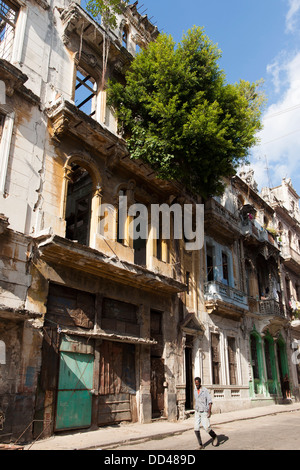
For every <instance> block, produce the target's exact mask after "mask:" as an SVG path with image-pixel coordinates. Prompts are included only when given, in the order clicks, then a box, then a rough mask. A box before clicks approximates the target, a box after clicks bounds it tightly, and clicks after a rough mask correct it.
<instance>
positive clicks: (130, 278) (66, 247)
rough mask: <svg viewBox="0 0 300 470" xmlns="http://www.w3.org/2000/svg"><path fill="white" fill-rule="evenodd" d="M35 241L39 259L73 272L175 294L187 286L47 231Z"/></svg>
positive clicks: (184, 289) (183, 290)
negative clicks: (49, 233)
mask: <svg viewBox="0 0 300 470" xmlns="http://www.w3.org/2000/svg"><path fill="white" fill-rule="evenodd" d="M36 241H37V242H38V243H39V253H40V257H41V259H42V260H44V261H45V262H46V263H50V264H51V265H60V266H67V267H68V268H70V269H73V270H74V272H75V271H83V272H85V273H88V274H91V275H94V276H97V277H101V278H105V279H109V280H111V281H115V282H120V283H121V284H127V285H129V286H132V287H136V288H138V289H146V290H150V291H152V292H155V293H157V292H160V293H164V294H175V293H178V292H185V291H186V290H187V286H186V284H184V283H183V282H181V281H180V280H177V279H173V278H172V277H169V276H166V275H164V274H160V273H158V272H153V271H150V270H149V269H147V268H144V267H142V266H138V265H136V264H133V263H130V262H128V261H120V260H119V259H118V257H116V256H109V255H108V254H106V253H104V252H101V251H98V250H96V249H93V248H90V247H87V246H84V245H81V244H79V243H77V242H74V241H71V240H67V239H66V238H63V237H59V236H58V235H49V236H48V237H45V239H44V240H42V239H41V240H38V239H36Z"/></svg>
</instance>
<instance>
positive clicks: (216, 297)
mask: <svg viewBox="0 0 300 470" xmlns="http://www.w3.org/2000/svg"><path fill="white" fill-rule="evenodd" d="M204 300H205V306H206V309H207V311H208V313H209V314H212V313H215V314H218V315H220V316H223V317H226V318H231V319H235V320H240V318H241V316H243V315H244V314H245V313H246V312H247V311H248V310H249V306H248V298H247V295H246V294H245V293H244V292H242V291H240V290H237V289H234V288H233V287H230V286H228V285H226V284H222V283H221V282H217V281H211V282H207V283H205V284H204Z"/></svg>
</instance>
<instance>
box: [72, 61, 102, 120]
mask: <svg viewBox="0 0 300 470" xmlns="http://www.w3.org/2000/svg"><path fill="white" fill-rule="evenodd" d="M96 98H97V85H96V82H95V80H94V79H93V77H92V76H91V75H89V74H87V73H86V72H85V71H84V70H83V69H82V68H78V69H77V75H76V86H75V98H74V101H75V104H76V106H77V108H78V109H80V110H81V111H83V112H84V113H85V114H87V115H88V116H91V117H92V116H94V115H95V114H96Z"/></svg>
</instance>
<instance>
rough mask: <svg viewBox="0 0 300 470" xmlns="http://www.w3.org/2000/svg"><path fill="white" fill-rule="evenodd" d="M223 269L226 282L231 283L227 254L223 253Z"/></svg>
mask: <svg viewBox="0 0 300 470" xmlns="http://www.w3.org/2000/svg"><path fill="white" fill-rule="evenodd" d="M222 267H223V279H224V280H225V281H227V284H228V281H229V275H228V256H227V255H226V253H224V252H222Z"/></svg>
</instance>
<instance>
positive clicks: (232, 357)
mask: <svg viewBox="0 0 300 470" xmlns="http://www.w3.org/2000/svg"><path fill="white" fill-rule="evenodd" d="M228 363H229V380H230V385H236V384H237V377H236V369H237V365H236V342H235V338H228Z"/></svg>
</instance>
